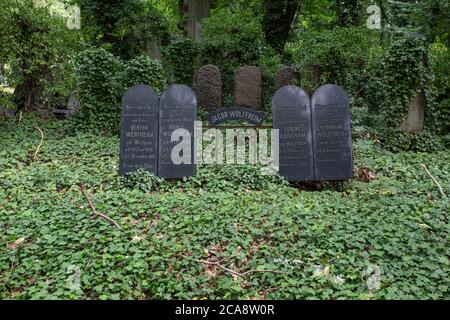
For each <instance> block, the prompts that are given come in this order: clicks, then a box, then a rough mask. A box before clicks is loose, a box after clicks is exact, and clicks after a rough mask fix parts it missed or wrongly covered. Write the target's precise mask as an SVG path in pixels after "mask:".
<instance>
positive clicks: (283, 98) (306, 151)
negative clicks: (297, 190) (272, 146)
mask: <svg viewBox="0 0 450 320" xmlns="http://www.w3.org/2000/svg"><path fill="white" fill-rule="evenodd" d="M272 118H273V128H274V129H278V130H279V147H280V148H279V167H280V170H279V173H280V175H282V176H283V177H285V178H286V179H287V180H289V181H299V180H313V179H314V159H313V149H312V131H311V109H310V100H309V96H308V94H307V93H306V92H305V91H303V90H302V89H301V88H299V87H297V86H291V85H289V86H284V87H283V88H281V89H279V90H278V91H277V92H276V93H275V96H274V97H273V99H272Z"/></svg>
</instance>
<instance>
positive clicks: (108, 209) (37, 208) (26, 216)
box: [0, 115, 450, 299]
mask: <svg viewBox="0 0 450 320" xmlns="http://www.w3.org/2000/svg"><path fill="white" fill-rule="evenodd" d="M35 126H38V127H39V128H41V129H42V131H43V133H44V140H43V144H42V147H41V148H40V149H39V151H38V153H37V155H36V157H35V159H33V156H34V154H35V152H36V148H37V145H38V144H39V142H40V138H41V137H40V133H39V131H38V130H37V129H36V127H35ZM65 128H66V126H65V122H64V121H49V120H42V119H35V118H34V117H33V116H30V115H26V116H25V118H24V119H23V121H22V123H21V124H20V125H19V126H18V125H17V124H15V123H14V122H13V121H12V120H7V119H3V120H2V119H0V243H1V244H0V298H3V299H30V298H33V299H75V298H77V299H172V298H177V299H183V298H192V299H204V298H208V299H219V298H223V299H232V298H235V299H449V298H450V293H449V287H450V267H449V257H450V246H449V240H450V237H449V207H448V200H446V199H444V198H443V197H442V196H441V194H440V193H439V191H438V189H437V187H436V186H435V185H434V184H433V181H432V180H431V179H430V177H429V176H428V175H427V174H426V173H425V172H424V170H423V169H422V167H421V164H426V165H427V167H428V168H429V170H430V172H431V173H432V174H433V176H434V177H435V178H436V179H437V181H438V182H439V183H440V184H441V185H442V187H443V188H444V190H445V192H447V193H448V191H449V190H450V174H449V173H450V153H449V152H448V150H442V151H440V152H437V153H412V152H399V153H395V154H394V153H391V152H388V151H385V150H384V149H382V147H381V146H380V145H379V144H377V143H375V142H374V141H371V140H364V139H361V140H356V141H354V150H355V152H354V156H355V168H356V169H357V170H358V172H359V173H360V177H361V178H362V180H367V179H364V178H369V180H370V179H372V178H374V179H373V180H370V181H369V182H367V181H362V180H360V179H355V180H352V181H351V182H348V183H346V184H345V186H344V189H343V190H341V189H340V188H335V187H334V186H324V187H321V188H319V190H318V191H311V190H310V189H311V188H306V189H302V188H301V187H298V186H291V185H288V184H287V183H286V182H284V181H283V180H281V179H278V178H276V177H264V178H263V177H261V176H260V175H259V174H258V171H257V170H255V169H254V168H251V167H245V166H243V167H240V168H239V167H227V166H224V167H201V168H199V172H198V175H197V177H195V178H189V179H185V181H178V182H162V181H159V180H158V179H154V178H153V177H151V176H149V175H142V176H139V175H137V176H135V177H134V178H133V179H124V178H120V177H118V175H117V172H118V164H119V157H118V144H119V138H118V137H117V136H105V135H96V134H93V133H85V132H75V133H73V132H72V133H71V132H66V129H65ZM80 182H82V183H83V184H84V187H85V190H86V193H87V195H88V196H89V197H90V198H91V199H92V203H93V204H94V206H95V207H96V210H97V211H98V212H100V213H103V214H105V215H107V216H109V217H110V218H112V219H114V220H115V221H117V223H118V224H120V226H121V228H120V229H118V228H116V227H115V226H114V225H113V224H111V223H110V222H108V221H107V220H105V219H102V218H101V217H94V218H93V215H92V211H91V209H90V208H89V206H88V202H87V201H86V199H85V197H83V195H82V194H81V193H80V189H79V183H80ZM338 189H339V190H338Z"/></svg>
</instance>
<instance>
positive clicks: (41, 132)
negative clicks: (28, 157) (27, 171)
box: [33, 127, 44, 161]
mask: <svg viewBox="0 0 450 320" xmlns="http://www.w3.org/2000/svg"><path fill="white" fill-rule="evenodd" d="M36 129H37V130H38V131H39V133H40V134H41V141H40V142H39V144H38V146H37V147H36V151H35V152H34V154H33V161H36V159H37V157H38V153H39V150H40V149H41V147H42V144H43V143H44V132H43V131H42V129H41V128H39V127H36Z"/></svg>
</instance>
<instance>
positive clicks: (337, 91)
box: [311, 84, 353, 180]
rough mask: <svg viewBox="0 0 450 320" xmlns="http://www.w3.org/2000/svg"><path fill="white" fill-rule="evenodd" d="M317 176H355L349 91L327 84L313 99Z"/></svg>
mask: <svg viewBox="0 0 450 320" xmlns="http://www.w3.org/2000/svg"><path fill="white" fill-rule="evenodd" d="M311 114H312V129H313V145H314V161H315V179H316V180H347V179H351V178H352V176H353V163H352V136H351V124H350V108H349V98H348V95H347V92H345V90H344V89H342V88H341V87H339V86H337V85H333V84H327V85H324V86H321V87H320V88H318V89H317V90H316V92H315V93H314V95H313V97H312V101H311Z"/></svg>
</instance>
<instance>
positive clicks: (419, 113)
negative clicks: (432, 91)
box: [400, 90, 425, 132]
mask: <svg viewBox="0 0 450 320" xmlns="http://www.w3.org/2000/svg"><path fill="white" fill-rule="evenodd" d="M424 119H425V94H424V92H423V90H420V92H419V93H418V94H417V95H416V96H415V97H414V98H413V99H412V100H411V102H410V104H409V109H408V116H407V117H406V119H405V120H403V122H402V123H401V124H400V128H401V129H403V130H405V131H408V132H417V131H422V130H423V127H424Z"/></svg>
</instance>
